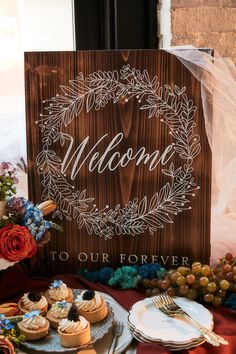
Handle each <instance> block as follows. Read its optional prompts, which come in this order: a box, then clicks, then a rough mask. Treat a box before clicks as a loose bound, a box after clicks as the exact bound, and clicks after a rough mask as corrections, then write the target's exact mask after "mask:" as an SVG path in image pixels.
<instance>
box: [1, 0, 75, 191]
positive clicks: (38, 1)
mask: <svg viewBox="0 0 236 354" xmlns="http://www.w3.org/2000/svg"><path fill="white" fill-rule="evenodd" d="M72 3H73V2H72V0H7V1H1V2H0V161H11V162H13V163H16V162H19V160H20V159H22V158H23V159H24V160H26V138H25V131H26V129H25V110H24V107H25V98H24V51H49V50H52V51H53V50H73V49H74V32H73V7H72ZM19 174H20V176H19V177H20V188H19V194H21V195H25V196H27V183H26V182H27V181H26V175H25V174H24V173H23V172H21V171H19Z"/></svg>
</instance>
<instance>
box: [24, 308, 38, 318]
mask: <svg viewBox="0 0 236 354" xmlns="http://www.w3.org/2000/svg"><path fill="white" fill-rule="evenodd" d="M39 314H40V311H39V310H34V311H31V312H27V313H26V314H25V315H24V318H32V317H37V316H39Z"/></svg>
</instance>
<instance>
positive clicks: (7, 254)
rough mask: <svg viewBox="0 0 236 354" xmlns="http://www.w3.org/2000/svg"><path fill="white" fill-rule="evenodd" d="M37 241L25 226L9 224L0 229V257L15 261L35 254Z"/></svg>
mask: <svg viewBox="0 0 236 354" xmlns="http://www.w3.org/2000/svg"><path fill="white" fill-rule="evenodd" d="M36 250H37V243H36V241H35V239H34V238H33V236H32V235H31V233H30V232H29V229H28V228H27V227H26V226H20V225H12V224H9V225H7V226H4V227H3V228H2V229H0V258H4V259H7V260H8V261H10V262H17V261H20V260H22V259H24V258H30V257H32V256H34V255H35V254H36Z"/></svg>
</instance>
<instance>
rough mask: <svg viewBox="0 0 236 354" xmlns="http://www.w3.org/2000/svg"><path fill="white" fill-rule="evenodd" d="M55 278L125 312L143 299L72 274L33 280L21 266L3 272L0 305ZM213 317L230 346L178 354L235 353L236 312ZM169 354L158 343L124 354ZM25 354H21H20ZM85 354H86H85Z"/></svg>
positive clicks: (225, 311)
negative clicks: (110, 299) (95, 294)
mask: <svg viewBox="0 0 236 354" xmlns="http://www.w3.org/2000/svg"><path fill="white" fill-rule="evenodd" d="M52 279H62V280H63V281H64V282H65V283H66V284H67V285H68V286H70V287H71V288H91V289H94V290H98V291H103V292H105V293H107V294H109V295H110V296H112V297H113V298H114V299H115V300H117V301H118V302H119V304H120V305H121V306H123V307H124V308H125V309H126V310H129V309H130V307H131V306H132V305H133V304H134V303H135V302H136V301H139V300H142V299H143V298H144V296H145V295H144V292H143V291H142V290H117V289H113V288H110V287H108V286H105V285H102V284H93V283H91V282H89V281H88V280H85V279H84V278H82V277H79V276H76V275H69V274H60V275H57V276H56V277H53V278H51V279H47V278H30V277H29V274H28V272H27V270H26V269H25V267H23V266H22V265H21V264H16V265H15V266H14V267H13V268H8V269H7V270H6V271H4V272H2V274H1V279H0V302H7V301H17V300H18V298H19V297H20V296H21V295H22V293H24V292H27V291H29V290H39V291H43V290H45V289H46V288H48V286H49V285H50V283H51V281H52ZM209 309H210V311H212V313H213V315H214V323H215V327H214V330H215V332H216V333H219V334H220V335H222V336H223V337H224V338H225V339H226V340H228V342H229V343H230V344H229V346H220V347H212V346H211V345H210V344H208V343H204V344H203V345H201V346H200V347H197V348H194V349H189V350H182V351H179V352H175V353H178V354H180V353H181V354H188V353H191V354H234V353H235V352H236V351H235V348H236V312H235V311H234V310H229V309H226V308H223V307H222V308H209ZM135 352H136V353H137V354H154V353H155V354H170V351H169V350H167V349H165V348H163V347H161V346H160V345H158V344H145V343H137V342H135V341H134V342H133V343H132V345H131V346H130V347H129V348H128V349H127V350H126V352H125V354H134V353H135ZM18 354H22V352H18ZM81 354H83V353H81ZM84 354H85V353H84ZM98 354H104V353H98Z"/></svg>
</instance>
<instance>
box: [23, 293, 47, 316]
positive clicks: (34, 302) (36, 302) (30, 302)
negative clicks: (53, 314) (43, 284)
mask: <svg viewBox="0 0 236 354" xmlns="http://www.w3.org/2000/svg"><path fill="white" fill-rule="evenodd" d="M18 307H19V310H20V311H21V313H26V312H29V311H34V310H39V311H40V314H41V315H46V312H47V309H48V302H47V299H46V298H45V296H43V295H41V294H40V293H39V292H36V291H30V292H28V293H26V294H24V295H23V296H22V298H21V299H20V300H19V302H18Z"/></svg>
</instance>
